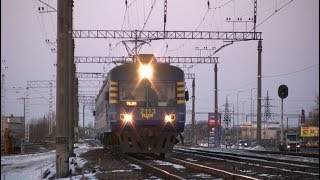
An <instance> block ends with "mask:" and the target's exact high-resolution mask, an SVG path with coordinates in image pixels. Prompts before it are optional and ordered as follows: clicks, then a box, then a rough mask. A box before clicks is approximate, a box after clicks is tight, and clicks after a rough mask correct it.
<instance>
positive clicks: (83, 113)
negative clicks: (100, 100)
mask: <svg viewBox="0 0 320 180" xmlns="http://www.w3.org/2000/svg"><path fill="white" fill-rule="evenodd" d="M84 107H85V106H84V105H83V106H82V128H83V129H84Z"/></svg>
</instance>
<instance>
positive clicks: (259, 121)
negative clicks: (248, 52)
mask: <svg viewBox="0 0 320 180" xmlns="http://www.w3.org/2000/svg"><path fill="white" fill-rule="evenodd" d="M261 53H262V41H261V40H259V41H258V92H257V96H258V97H257V140H258V141H260V140H261Z"/></svg>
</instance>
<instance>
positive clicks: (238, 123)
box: [237, 91, 243, 141]
mask: <svg viewBox="0 0 320 180" xmlns="http://www.w3.org/2000/svg"><path fill="white" fill-rule="evenodd" d="M241 92H243V91H238V93H237V141H238V140H239V127H240V126H239V93H241Z"/></svg>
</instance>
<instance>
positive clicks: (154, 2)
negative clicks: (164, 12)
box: [142, 0, 157, 30]
mask: <svg viewBox="0 0 320 180" xmlns="http://www.w3.org/2000/svg"><path fill="white" fill-rule="evenodd" d="M156 2H157V0H153V4H152V6H151V8H150V11H149V14H148V17H147V19H146V21H145V22H144V24H143V27H142V30H143V29H144V28H145V26H146V24H147V22H148V20H149V18H150V15H151V13H152V10H153V7H154V5H155V4H156Z"/></svg>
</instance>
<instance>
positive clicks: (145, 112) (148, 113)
mask: <svg viewBox="0 0 320 180" xmlns="http://www.w3.org/2000/svg"><path fill="white" fill-rule="evenodd" d="M140 114H141V117H143V118H147V119H148V118H153V116H154V115H155V114H156V109H155V108H140Z"/></svg>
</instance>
